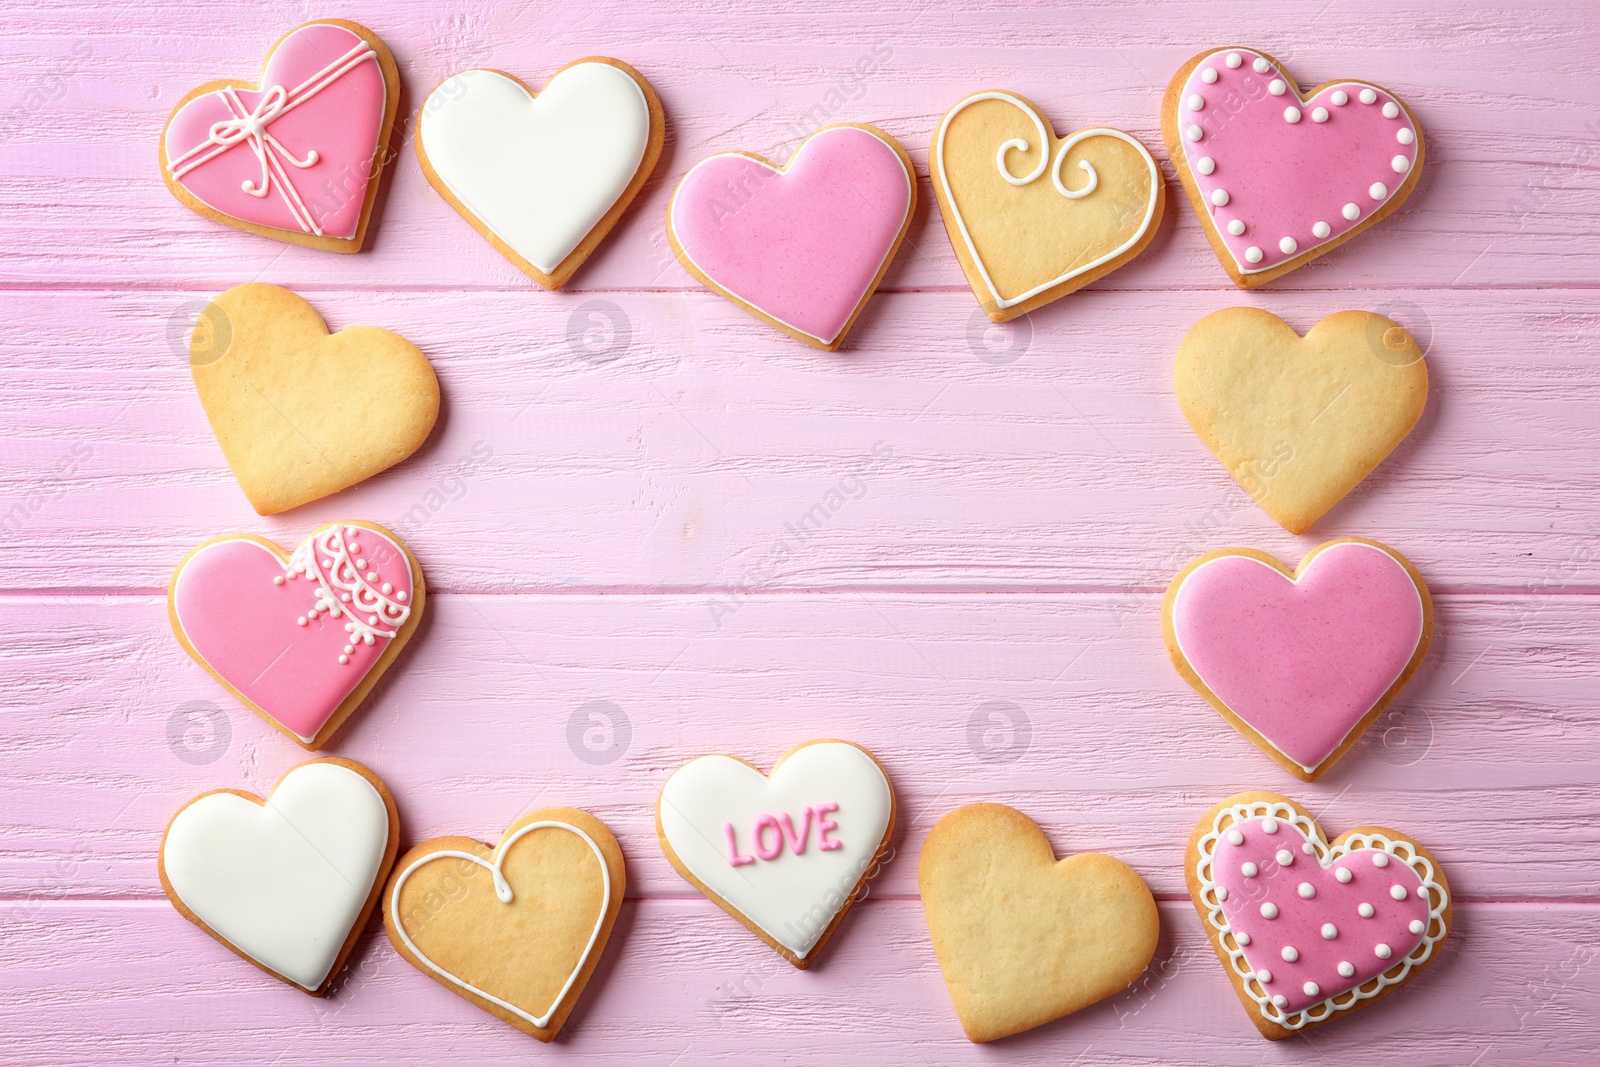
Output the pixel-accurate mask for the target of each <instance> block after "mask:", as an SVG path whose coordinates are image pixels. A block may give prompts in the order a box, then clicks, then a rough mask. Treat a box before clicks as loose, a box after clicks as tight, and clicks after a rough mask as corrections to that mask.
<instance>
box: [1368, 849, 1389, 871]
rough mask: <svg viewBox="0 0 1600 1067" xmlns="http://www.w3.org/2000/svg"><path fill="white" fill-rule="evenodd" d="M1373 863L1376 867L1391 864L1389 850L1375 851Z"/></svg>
mask: <svg viewBox="0 0 1600 1067" xmlns="http://www.w3.org/2000/svg"><path fill="white" fill-rule="evenodd" d="M1372 865H1373V866H1374V867H1387V866H1389V854H1388V853H1387V852H1374V853H1373V854H1372Z"/></svg>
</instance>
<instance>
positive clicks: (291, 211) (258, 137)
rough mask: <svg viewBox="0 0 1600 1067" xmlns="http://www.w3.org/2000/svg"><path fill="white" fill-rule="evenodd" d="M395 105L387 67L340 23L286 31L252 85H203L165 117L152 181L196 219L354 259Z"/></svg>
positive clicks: (393, 75)
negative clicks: (157, 174)
mask: <svg viewBox="0 0 1600 1067" xmlns="http://www.w3.org/2000/svg"><path fill="white" fill-rule="evenodd" d="M399 102H400V76H399V72H398V70H397V68H396V67H395V63H394V57H393V56H391V55H390V54H389V49H388V48H387V47H385V46H384V43H383V41H382V40H380V39H379V38H378V36H377V35H376V34H374V33H373V32H372V31H371V30H369V29H367V28H366V27H364V26H361V25H358V24H357V23H354V22H347V21H345V20H343V19H323V20H319V21H317V22H310V23H306V24H305V25H303V26H299V27H296V28H295V29H293V30H291V31H289V33H287V34H286V35H284V36H283V37H282V38H280V39H279V40H278V42H277V43H276V44H274V45H273V46H272V48H271V49H270V50H269V51H268V53H267V61H266V65H265V67H264V68H263V69H262V72H261V80H260V82H259V83H258V84H257V85H250V84H248V83H245V82H237V81H214V82H209V83H207V84H205V85H202V86H200V87H199V88H197V89H194V90H192V91H190V92H189V94H188V95H186V96H185V97H184V98H183V99H182V100H180V101H179V102H178V106H177V107H175V108H173V110H172V115H171V117H169V118H168V119H167V125H166V128H165V129H164V130H163V131H162V134H161V175H162V178H163V179H164V180H165V181H166V183H167V188H168V189H170V190H172V195H173V196H176V197H177V198H178V200H179V201H180V202H181V203H182V204H184V206H186V207H188V208H189V209H190V210H192V211H194V212H196V213H197V214H200V215H204V216H206V217H207V218H211V219H215V220H216V221H218V222H221V223H224V224H225V225H228V226H232V227H234V228H235V229H240V230H245V231H247V232H249V233H255V234H260V235H261V236H263V237H271V238H273V239H274V240H278V241H287V242H289V243H290V244H298V245H305V246H308V247H311V248H321V249H326V250H328V251H333V252H358V251H360V249H361V245H362V242H363V240H364V239H365V237H366V232H367V223H368V221H369V219H370V218H371V215H372V205H373V201H374V199H375V198H376V197H377V193H378V185H379V182H380V179H381V178H382V175H383V169H384V165H385V164H386V163H387V162H388V159H389V156H390V155H391V153H390V152H389V150H388V145H389V140H390V136H391V134H392V133H393V130H394V120H395V113H396V110H397V108H398V106H399Z"/></svg>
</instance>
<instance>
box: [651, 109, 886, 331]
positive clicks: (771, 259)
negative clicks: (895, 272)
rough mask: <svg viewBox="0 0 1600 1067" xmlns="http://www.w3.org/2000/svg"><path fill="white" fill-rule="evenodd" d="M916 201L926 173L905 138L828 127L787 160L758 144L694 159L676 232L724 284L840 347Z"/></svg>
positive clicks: (680, 198) (738, 299)
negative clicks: (757, 149)
mask: <svg viewBox="0 0 1600 1067" xmlns="http://www.w3.org/2000/svg"><path fill="white" fill-rule="evenodd" d="M916 205H917V183H916V172H915V170H913V168H912V166H911V157H910V156H908V155H907V154H906V150H905V149H904V148H902V147H901V146H900V143H899V142H898V141H896V140H895V139H894V138H893V137H890V136H889V135H888V134H887V133H884V132H883V131H882V130H880V129H877V128H876V127H873V126H857V125H840V126H826V127H824V128H822V129H820V130H818V131H817V132H815V133H813V134H811V135H810V136H809V137H807V138H806V139H805V140H803V141H801V142H800V146H799V147H798V148H796V149H795V153H794V155H793V156H792V157H791V158H790V160H789V162H788V163H786V164H784V165H783V166H782V167H778V166H775V165H774V164H772V163H771V162H769V161H767V160H766V159H764V158H763V157H761V156H758V155H753V154H751V153H748V152H724V153H723V154H721V155H716V156H711V157H710V158H708V159H703V160H701V161H700V162H699V163H697V164H695V165H694V166H693V167H692V168H690V170H689V173H687V174H685V175H684V176H683V180H682V181H681V182H679V183H678V188H677V191H676V192H674V193H673V194H672V204H671V205H670V207H669V208H668V210H667V237H668V239H669V240H670V241H671V242H672V250H673V251H674V252H675V253H676V254H677V256H678V260H679V262H681V263H682V264H683V266H684V268H685V269H686V270H688V271H689V273H690V274H693V275H694V276H695V277H696V278H698V279H699V280H700V281H701V282H703V283H704V284H705V285H706V286H708V287H709V288H710V289H712V290H713V291H714V292H716V293H718V294H719V295H721V296H723V297H725V298H727V299H728V300H731V301H732V302H733V303H735V304H737V305H739V306H740V307H742V308H744V309H745V310H746V311H748V312H750V313H751V314H753V315H755V316H756V317H757V318H759V319H761V320H763V321H764V322H767V323H769V324H771V325H773V326H775V327H777V328H778V329H780V330H782V331H783V332H784V333H786V334H788V335H789V336H791V337H794V338H796V339H798V340H801V341H804V342H805V343H806V344H809V345H815V346H816V347H818V348H822V349H826V350H827V351H830V352H833V351H837V350H838V348H839V346H840V345H841V344H843V343H844V336H845V334H846V333H847V332H848V331H849V329H850V327H851V326H852V325H854V324H855V321H856V317H857V316H859V315H860V314H861V309H862V308H864V307H865V306H866V303H867V300H868V299H869V298H870V297H871V296H872V294H873V292H874V291H876V289H877V288H878V283H879V282H880V281H882V280H883V276H884V274H885V272H887V271H888V269H889V263H890V261H892V260H893V259H894V255H895V252H896V251H898V250H899V248H900V242H901V241H903V240H904V239H905V236H906V231H907V230H908V229H909V228H910V226H911V215H912V212H913V211H914V210H915V208H916Z"/></svg>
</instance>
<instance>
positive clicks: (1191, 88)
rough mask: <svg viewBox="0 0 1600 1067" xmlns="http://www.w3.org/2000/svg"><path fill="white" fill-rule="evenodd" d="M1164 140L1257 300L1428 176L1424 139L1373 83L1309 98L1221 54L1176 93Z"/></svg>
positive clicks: (1227, 258)
mask: <svg viewBox="0 0 1600 1067" xmlns="http://www.w3.org/2000/svg"><path fill="white" fill-rule="evenodd" d="M1161 128H1162V132H1163V134H1164V136H1165V138H1166V142H1167V150H1168V152H1169V153H1170V154H1171V156H1172V160H1173V163H1174V165H1175V166H1176V167H1177V171H1178V177H1179V179H1180V180H1181V181H1182V182H1183V187H1184V189H1185V190H1186V191H1187V192H1188V194H1189V200H1190V202H1191V203H1193V205H1194V209H1195V213H1196V214H1197V215H1199V217H1200V222H1201V224H1202V225H1203V226H1204V227H1205V230H1206V236H1207V237H1208V238H1209V240H1210V241H1211V245H1212V247H1213V248H1214V249H1215V250H1216V253H1217V257H1218V258H1219V259H1220V260H1221V261H1222V265H1223V268H1224V269H1226V270H1227V272H1228V274H1229V275H1230V276H1231V277H1232V278H1233V280H1234V282H1235V283H1236V284H1237V285H1239V286H1240V287H1241V288H1245V289H1253V288H1255V287H1256V286H1258V285H1263V284H1265V283H1267V282H1270V281H1272V280H1273V279H1274V278H1280V277H1282V276H1283V275H1284V274H1287V273H1288V272H1289V271H1291V270H1294V269H1295V268H1297V267H1301V266H1304V265H1305V264H1306V263H1309V262H1310V261H1311V260H1313V259H1316V258H1317V257H1318V256H1321V255H1324V254H1326V253H1327V252H1330V251H1332V250H1333V249H1334V248H1337V247H1338V246H1339V245H1341V244H1343V243H1344V242H1346V241H1348V240H1350V238H1352V237H1354V236H1356V234H1358V233H1361V232H1362V231H1363V230H1365V229H1367V227H1369V226H1372V225H1373V224H1375V223H1377V222H1378V221H1379V220H1381V219H1383V218H1384V217H1386V216H1387V215H1389V214H1391V213H1392V212H1393V211H1395V210H1396V209H1397V208H1398V207H1399V206H1400V205H1401V203H1403V202H1404V201H1405V199H1406V197H1408V196H1410V195H1411V192H1412V190H1414V189H1415V188H1416V186H1417V180H1418V175H1419V174H1421V172H1422V162H1423V141H1422V129H1421V127H1420V126H1418V125H1417V120H1416V116H1414V115H1413V114H1412V113H1411V111H1410V109H1409V108H1407V107H1406V105H1405V103H1404V102H1403V101H1402V100H1400V98H1399V97H1397V96H1395V95H1394V94H1393V93H1391V92H1389V91H1388V90H1387V89H1384V88H1383V87H1382V86H1378V85H1373V84H1371V83H1369V82H1359V81H1334V82H1326V83H1324V84H1322V85H1319V86H1317V87H1316V88H1315V89H1312V90H1311V91H1309V92H1306V93H1302V92H1301V91H1300V89H1299V87H1298V86H1297V85H1296V84H1295V81H1294V79H1293V78H1291V77H1290V76H1289V73H1288V71H1287V70H1285V69H1284V67H1283V64H1281V63H1279V62H1278V61H1277V60H1276V59H1273V58H1272V57H1271V56H1270V55H1267V54H1266V53H1265V52H1261V51H1258V50H1256V49H1250V48H1217V49H1211V50H1209V51H1206V52H1202V53H1201V54H1200V55H1198V56H1196V57H1195V58H1194V59H1191V60H1190V61H1189V62H1188V63H1186V64H1184V66H1183V68H1182V69H1180V70H1179V71H1178V73H1177V74H1176V75H1175V76H1174V77H1173V79H1172V82H1171V83H1170V84H1169V85H1168V87H1167V94H1166V99H1165V101H1164V103H1163V105H1162V116H1161Z"/></svg>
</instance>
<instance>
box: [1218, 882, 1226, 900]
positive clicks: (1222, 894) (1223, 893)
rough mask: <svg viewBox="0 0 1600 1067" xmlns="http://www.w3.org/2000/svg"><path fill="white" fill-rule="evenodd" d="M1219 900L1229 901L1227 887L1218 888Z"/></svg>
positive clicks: (1220, 886)
mask: <svg viewBox="0 0 1600 1067" xmlns="http://www.w3.org/2000/svg"><path fill="white" fill-rule="evenodd" d="M1217 899H1218V900H1227V899H1228V887H1227V886H1225V885H1219V886H1217Z"/></svg>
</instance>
